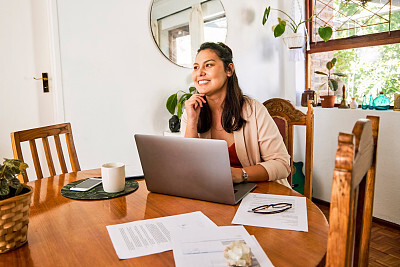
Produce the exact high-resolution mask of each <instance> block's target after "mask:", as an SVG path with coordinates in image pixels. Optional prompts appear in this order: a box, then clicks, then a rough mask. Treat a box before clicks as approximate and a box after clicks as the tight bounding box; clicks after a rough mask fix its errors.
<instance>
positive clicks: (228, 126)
mask: <svg viewBox="0 0 400 267" xmlns="http://www.w3.org/2000/svg"><path fill="white" fill-rule="evenodd" d="M205 49H211V50H213V51H214V52H215V53H216V54H217V56H218V57H219V58H220V59H221V60H222V62H223V63H224V67H225V71H228V70H229V64H230V63H233V61H232V57H233V55H232V50H231V49H230V48H229V47H228V46H227V45H225V44H224V43H212V42H207V43H203V44H202V45H201V46H200V48H199V50H197V53H199V52H200V51H202V50H205ZM206 101H207V99H206ZM244 101H245V97H244V96H243V92H242V89H240V86H239V82H238V78H237V76H236V72H233V74H232V76H230V77H228V84H227V90H226V96H225V100H224V102H223V109H222V116H221V124H222V127H223V128H224V130H225V131H226V132H227V133H232V132H233V131H237V130H239V129H240V128H242V126H243V124H244V123H245V122H246V121H245V120H244V119H243V117H242V108H243V104H244ZM211 120H212V117H211V110H210V107H209V105H208V103H205V104H204V105H203V108H202V109H201V111H200V116H199V121H198V124H197V131H198V132H199V133H204V132H207V131H208V130H210V128H211Z"/></svg>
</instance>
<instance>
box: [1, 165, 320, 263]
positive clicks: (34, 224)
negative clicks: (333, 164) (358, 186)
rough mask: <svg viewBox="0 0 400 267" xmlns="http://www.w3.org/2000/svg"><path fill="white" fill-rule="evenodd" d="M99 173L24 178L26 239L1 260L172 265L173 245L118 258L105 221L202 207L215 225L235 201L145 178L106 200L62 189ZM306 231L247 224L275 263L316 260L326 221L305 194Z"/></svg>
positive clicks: (273, 189)
mask: <svg viewBox="0 0 400 267" xmlns="http://www.w3.org/2000/svg"><path fill="white" fill-rule="evenodd" d="M98 176H100V170H99V169H96V170H87V171H80V172H74V173H68V174H62V175H56V176H52V177H48V178H44V179H40V180H35V181H31V182H28V185H30V186H32V187H33V196H32V204H31V210H30V216H29V229H28V242H27V243H26V244H25V245H23V246H21V247H20V248H17V249H16V250H13V251H10V252H7V253H4V254H0V265H2V266H75V267H77V266H175V263H174V258H173V254H172V251H167V252H163V253H157V254H153V255H149V256H143V257H138V258H131V259H126V260H120V259H119V258H118V256H117V254H116V252H115V249H114V247H113V244H112V242H111V239H110V236H109V234H108V231H107V229H106V226H107V225H114V224H121V223H127V222H132V221H137V220H145V219H151V218H159V217H163V216H169V215H177V214H183V213H189V212H194V211H201V212H202V213H204V214H205V215H206V216H207V217H208V218H210V219H211V220H212V221H213V222H214V223H215V224H217V225H218V226H226V225H232V224H231V222H232V219H233V217H234V215H235V213H236V210H237V209H238V207H239V205H234V206H233V205H225V204H218V203H212V202H207V201H201V200H195V199H188V198H182V197H175V196H169V195H163V194H157V193H151V192H149V191H148V190H147V188H146V183H145V181H144V179H137V181H138V183H139V188H138V189H137V190H136V191H135V192H133V193H130V194H127V195H124V196H120V197H117V198H112V199H106V200H74V199H69V198H66V197H64V196H62V195H61V192H60V191H61V188H62V187H63V186H64V185H67V184H69V183H71V182H73V181H76V180H79V179H84V178H88V177H98ZM253 192H255V193H268V194H277V195H288V196H302V195H301V194H299V193H297V192H296V191H294V190H291V189H290V188H287V187H285V186H283V185H280V184H278V183H275V182H260V183H258V184H257V188H256V189H255V190H254V191H253ZM307 218H308V232H300V231H289V230H280V229H272V228H263V227H254V226H245V228H246V230H247V231H248V233H249V234H250V235H254V236H255V237H256V239H257V241H258V242H259V243H260V245H261V247H262V248H263V250H264V251H265V253H266V254H267V256H268V257H269V259H270V260H271V262H272V263H273V264H274V265H275V266H316V265H317V264H318V263H320V261H321V260H322V259H323V257H324V255H325V253H326V247H327V238H328V222H327V220H326V218H325V216H324V215H323V213H322V212H321V210H320V209H319V208H318V207H317V206H316V205H315V204H314V203H313V202H311V201H310V200H309V199H307Z"/></svg>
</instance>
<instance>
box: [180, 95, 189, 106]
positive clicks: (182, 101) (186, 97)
mask: <svg viewBox="0 0 400 267" xmlns="http://www.w3.org/2000/svg"><path fill="white" fill-rule="evenodd" d="M191 96H192V94H190V93H186V94H183V95H181V97H180V98H179V101H178V104H182V105H183V103H185V101H186V100H188V99H189V98H190V97H191Z"/></svg>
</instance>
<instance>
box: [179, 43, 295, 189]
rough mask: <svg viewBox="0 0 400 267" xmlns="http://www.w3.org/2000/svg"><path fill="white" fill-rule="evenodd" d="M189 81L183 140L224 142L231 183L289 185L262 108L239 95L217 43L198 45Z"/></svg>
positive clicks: (224, 49) (224, 50) (281, 151)
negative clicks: (191, 87)
mask: <svg viewBox="0 0 400 267" xmlns="http://www.w3.org/2000/svg"><path fill="white" fill-rule="evenodd" d="M192 79H193V82H194V84H195V87H196V89H197V91H198V94H194V95H192V96H191V97H190V98H189V99H188V100H187V101H186V102H185V113H184V115H183V117H182V127H181V131H182V132H183V133H185V137H191V138H198V137H200V138H213V139H221V140H225V141H226V142H227V143H228V150H229V157H230V161H231V172H232V180H233V182H234V183H240V182H243V181H252V182H255V181H277V182H279V183H281V184H284V185H286V186H289V183H288V182H287V179H286V177H287V176H288V175H289V173H290V156H289V154H288V153H287V150H286V147H285V145H284V143H283V139H282V137H281V135H280V133H279V131H278V128H277V126H276V124H275V122H274V121H273V120H272V118H271V116H270V115H269V114H268V111H267V109H266V108H265V107H264V106H263V105H262V104H261V103H260V102H258V101H256V100H255V99H252V98H249V97H246V96H243V93H242V90H241V89H240V87H239V83H238V79H237V76H236V73H235V66H234V64H233V62H232V51H231V49H230V48H229V47H228V46H226V45H225V44H223V43H218V44H216V43H204V44H202V45H201V46H200V49H199V50H198V53H197V56H196V59H195V62H194V64H193V73H192ZM289 187H290V186H289Z"/></svg>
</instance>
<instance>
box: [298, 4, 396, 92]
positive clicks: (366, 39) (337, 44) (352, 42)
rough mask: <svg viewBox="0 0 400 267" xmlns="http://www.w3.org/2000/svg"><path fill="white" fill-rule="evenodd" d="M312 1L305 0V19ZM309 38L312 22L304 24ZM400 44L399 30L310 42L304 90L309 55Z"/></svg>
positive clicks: (308, 67) (308, 85)
mask: <svg viewBox="0 0 400 267" xmlns="http://www.w3.org/2000/svg"><path fill="white" fill-rule="evenodd" d="M313 5H314V0H305V17H306V18H309V17H311V15H312V14H313V8H314V6H313ZM306 27H307V31H308V34H309V36H312V35H313V31H312V28H313V27H312V20H311V21H309V22H307V23H306ZM397 43H400V30H395V31H387V32H381V33H374V34H367V35H362V36H352V37H347V38H341V39H337V40H329V41H328V42H324V41H319V42H312V43H311V42H310V50H308V51H306V59H305V85H306V87H305V88H311V55H312V54H315V53H321V52H330V51H338V50H346V49H353V48H361V47H370V46H378V45H389V44H397Z"/></svg>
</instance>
